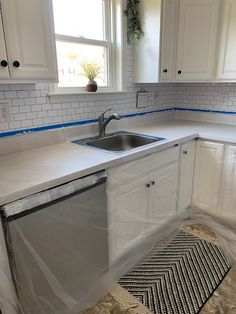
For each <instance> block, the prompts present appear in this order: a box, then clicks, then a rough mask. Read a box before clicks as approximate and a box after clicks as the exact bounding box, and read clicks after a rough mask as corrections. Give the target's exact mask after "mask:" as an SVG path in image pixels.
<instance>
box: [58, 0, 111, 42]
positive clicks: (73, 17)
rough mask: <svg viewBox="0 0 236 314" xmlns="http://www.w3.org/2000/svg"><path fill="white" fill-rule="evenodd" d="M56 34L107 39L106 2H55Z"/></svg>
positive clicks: (70, 0)
mask: <svg viewBox="0 0 236 314" xmlns="http://www.w3.org/2000/svg"><path fill="white" fill-rule="evenodd" d="M53 9H54V22H55V31H56V34H60V35H69V36H75V37H84V38H90V39H96V40H106V38H105V4H104V0H66V1H65V0H53Z"/></svg>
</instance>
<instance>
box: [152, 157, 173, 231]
mask: <svg viewBox="0 0 236 314" xmlns="http://www.w3.org/2000/svg"><path fill="white" fill-rule="evenodd" d="M150 182H151V187H150V188H149V189H148V190H149V206H148V221H149V226H150V228H151V229H156V228H158V227H160V224H162V223H163V221H162V220H163V219H165V218H168V217H170V216H172V215H175V214H176V213H177V211H176V204H177V184H178V163H177V162H176V163H173V164H170V165H168V166H165V167H163V168H160V169H158V170H157V171H156V172H155V173H154V174H153V175H152V176H151V177H150Z"/></svg>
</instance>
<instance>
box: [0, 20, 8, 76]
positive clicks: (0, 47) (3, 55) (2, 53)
mask: <svg viewBox="0 0 236 314" xmlns="http://www.w3.org/2000/svg"><path fill="white" fill-rule="evenodd" d="M2 61H6V62H7V51H6V45H5V37H4V32H3V24H2V18H1V17H0V63H1V62H2ZM0 79H9V67H8V65H7V66H2V65H0Z"/></svg>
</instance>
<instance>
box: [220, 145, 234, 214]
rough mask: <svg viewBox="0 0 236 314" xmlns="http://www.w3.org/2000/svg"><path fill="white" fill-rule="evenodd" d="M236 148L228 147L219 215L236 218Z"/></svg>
mask: <svg viewBox="0 0 236 314" xmlns="http://www.w3.org/2000/svg"><path fill="white" fill-rule="evenodd" d="M235 191H236V146H227V147H226V150H225V160H224V167H223V174H222V191H221V193H222V200H221V204H220V206H219V214H221V215H224V216H229V217H233V218H236V193H235Z"/></svg>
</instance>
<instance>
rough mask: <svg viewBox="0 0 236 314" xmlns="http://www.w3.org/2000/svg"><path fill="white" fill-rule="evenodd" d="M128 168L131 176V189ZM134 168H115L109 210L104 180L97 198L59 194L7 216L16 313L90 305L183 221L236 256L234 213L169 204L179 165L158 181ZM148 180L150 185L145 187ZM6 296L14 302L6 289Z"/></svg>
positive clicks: (173, 196) (75, 310)
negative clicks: (58, 198)
mask: <svg viewBox="0 0 236 314" xmlns="http://www.w3.org/2000/svg"><path fill="white" fill-rule="evenodd" d="M151 162H152V161H151V160H150V164H151ZM131 166H132V165H131ZM141 170H142V169H140V171H141ZM130 173H133V179H132V182H133V183H132V186H130V184H129V186H130V189H129V190H128V187H127V185H128V181H129V180H130ZM130 173H129V169H126V171H125V169H123V171H122V172H121V173H120V174H119V175H118V174H117V175H116V174H115V173H110V178H112V179H109V180H108V186H107V191H108V195H107V196H108V205H109V206H108V208H109V210H108V211H106V203H105V202H104V201H102V202H101V198H102V195H104V193H105V191H106V190H105V185H99V186H96V187H95V189H96V190H94V192H96V193H95V195H96V197H91V193H87V192H86V191H85V192H83V193H82V194H80V197H79V198H78V197H77V196H78V195H73V196H68V197H67V198H66V199H65V198H62V199H61V201H60V202H52V203H50V206H49V205H47V206H46V207H45V206H42V207H41V208H40V210H37V211H33V212H31V213H30V214H29V215H24V216H22V217H19V218H18V219H15V220H12V221H9V222H8V224H7V232H6V234H7V240H6V241H7V245H8V248H9V252H10V261H11V267H12V274H13V278H14V282H15V286H16V288H17V293H18V298H19V302H18V312H19V313H24V314H45V313H47V314H56V313H57V314H60V313H62V314H67V313H72V314H73V313H80V311H82V310H84V309H86V308H88V307H92V306H93V305H94V304H95V303H96V302H97V301H98V300H99V299H100V298H102V297H103V296H105V295H106V293H107V292H109V291H111V289H112V288H113V285H114V284H115V283H116V282H117V280H118V279H119V278H120V277H122V276H123V275H124V274H125V273H126V272H128V271H129V270H130V269H132V268H133V267H134V266H135V265H136V264H137V263H139V262H140V261H141V260H142V259H143V258H144V256H145V255H146V254H147V253H148V252H149V251H150V250H151V249H152V247H153V246H154V244H155V243H156V242H158V243H159V244H162V245H163V246H165V245H166V244H167V243H168V242H169V241H171V240H172V239H173V237H175V236H176V234H177V233H178V232H179V230H180V229H181V228H182V227H183V226H184V225H189V224H199V223H200V224H203V225H205V226H207V227H208V228H209V229H211V230H212V231H213V232H215V233H216V235H217V237H218V238H219V240H220V246H221V247H222V248H223V250H224V252H225V253H226V256H227V257H228V259H229V261H231V262H232V264H234V263H236V228H235V227H236V220H235V221H234V220H232V219H230V220H229V219H225V218H222V217H217V216H216V215H213V214H211V213H210V212H204V211H201V210H199V209H188V210H186V211H183V212H181V213H177V212H176V210H172V205H173V204H172V202H173V200H174V202H175V203H176V201H177V182H178V173H177V171H176V168H175V167H173V166H171V164H170V169H169V171H167V172H166V171H165V173H163V175H162V172H161V171H160V172H159V174H158V178H159V179H158V180H159V181H158V182H161V185H160V186H158V182H156V183H155V184H153V185H152V183H151V181H152V180H155V178H156V176H155V175H154V177H149V176H146V175H145V174H144V173H143V174H142V176H141V179H140V175H138V174H137V177H136V175H134V173H135V172H132V167H131V169H130ZM149 183H151V186H150V187H147V188H145V189H143V188H140V187H141V186H143V184H149ZM155 185H156V186H155ZM154 186H155V187H154ZM163 187H165V188H163ZM166 191H167V192H166ZM170 191H171V193H172V194H171V195H170V194H169V193H170ZM126 193H128V194H129V199H131V200H133V203H132V204H136V208H137V210H135V209H132V210H129V208H131V203H130V204H128V206H127V207H125V204H126V199H125V194H126ZM122 198H123V199H122ZM165 199H166V201H163V200H165ZM68 201H69V203H68ZM150 213H151V214H150ZM11 254H12V255H11ZM3 299H4V300H5V303H6V304H7V303H8V302H10V301H9V300H10V299H9V298H8V297H7V295H5V296H1V300H2V302H3ZM3 313H4V312H3ZM5 313H7V314H8V312H7V311H6V312H5Z"/></svg>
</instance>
